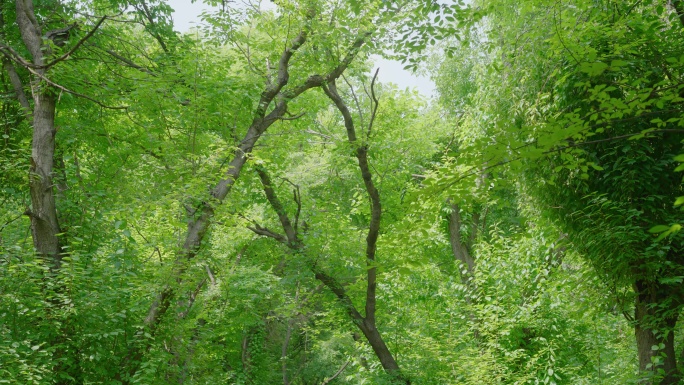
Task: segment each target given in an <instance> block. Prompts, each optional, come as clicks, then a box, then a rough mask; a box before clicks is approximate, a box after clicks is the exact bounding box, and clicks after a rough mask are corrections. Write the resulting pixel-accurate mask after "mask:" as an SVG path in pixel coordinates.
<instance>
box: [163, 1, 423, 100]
mask: <svg viewBox="0 0 684 385" xmlns="http://www.w3.org/2000/svg"><path fill="white" fill-rule="evenodd" d="M168 3H169V5H170V6H171V8H173V9H174V12H173V21H174V25H175V29H176V30H177V31H179V32H186V31H187V30H189V29H190V28H192V27H194V26H196V25H198V24H199V23H200V19H199V15H200V14H201V13H202V11H203V10H206V9H209V7H208V6H207V5H205V4H203V3H202V2H201V1H196V2H195V3H194V4H193V3H192V2H191V0H168ZM265 3H268V2H265ZM373 59H374V60H375V67H374V70H375V68H378V67H379V68H380V72H379V73H378V79H379V80H380V81H381V82H383V83H394V84H396V85H397V86H399V88H402V89H404V88H407V87H408V88H416V89H417V90H418V92H420V93H421V94H423V95H424V96H426V97H431V96H434V95H435V84H434V83H433V82H432V80H430V78H428V77H426V76H417V75H414V74H412V73H411V72H409V71H406V70H404V69H403V68H402V65H401V63H400V62H398V61H396V60H387V59H384V58H381V57H379V56H374V57H373Z"/></svg>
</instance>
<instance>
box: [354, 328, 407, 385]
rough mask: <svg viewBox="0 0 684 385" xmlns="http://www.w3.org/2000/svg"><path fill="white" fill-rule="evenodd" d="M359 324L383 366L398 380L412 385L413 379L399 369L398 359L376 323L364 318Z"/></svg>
mask: <svg viewBox="0 0 684 385" xmlns="http://www.w3.org/2000/svg"><path fill="white" fill-rule="evenodd" d="M357 325H358V326H359V329H361V331H362V332H363V335H364V336H365V337H366V340H368V343H369V344H370V346H371V347H372V348H373V351H374V352H375V355H376V356H377V357H378V359H379V360H380V364H381V365H382V368H383V369H385V371H386V372H387V373H388V374H390V375H391V376H393V377H394V378H395V379H396V381H397V382H399V383H402V384H406V385H410V384H411V381H410V380H409V379H407V378H405V377H404V376H403V375H402V374H401V369H399V365H398V364H397V361H395V360H394V356H392V352H390V350H389V348H388V347H387V344H385V341H384V340H383V339H382V336H381V335H380V331H378V329H377V328H376V327H375V324H374V323H373V322H370V321H369V320H368V319H364V320H363V321H361V322H357Z"/></svg>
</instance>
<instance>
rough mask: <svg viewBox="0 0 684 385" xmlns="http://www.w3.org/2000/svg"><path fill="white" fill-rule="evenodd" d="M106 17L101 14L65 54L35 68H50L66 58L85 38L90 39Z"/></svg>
mask: <svg viewBox="0 0 684 385" xmlns="http://www.w3.org/2000/svg"><path fill="white" fill-rule="evenodd" d="M107 17H108V16H106V15H105V16H102V17H101V18H100V20H98V21H97V23H95V26H94V27H93V28H92V29H91V30H90V31H89V32H88V33H87V34H86V35H85V36H83V37H82V38H81V39H80V40H79V41H77V42H76V44H74V46H73V47H71V49H70V50H69V51H67V52H66V53H65V54H63V55H62V56H60V57H58V58H57V59H55V60H53V61H51V62H49V63H48V64H44V65H42V66H36V68H50V67H52V66H54V65H55V64H57V63H59V62H61V61H62V60H65V59H66V58H68V57H69V56H70V55H71V54H73V53H74V52H76V50H77V49H78V48H79V47H80V46H81V45H83V43H85V42H86V40H88V39H90V38H91V37H92V36H93V34H94V33H95V31H97V30H98V28H100V26H101V25H102V23H104V21H105V20H106V19H107Z"/></svg>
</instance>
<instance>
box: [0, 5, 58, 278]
mask: <svg viewBox="0 0 684 385" xmlns="http://www.w3.org/2000/svg"><path fill="white" fill-rule="evenodd" d="M16 12H17V25H18V26H19V31H20V33H21V38H22V40H23V42H24V44H25V46H26V48H27V49H28V51H29V52H30V53H31V55H32V58H33V64H34V65H36V66H42V65H43V64H44V61H45V55H49V48H48V47H47V46H43V42H42V38H41V30H40V25H39V24H38V23H37V22H36V18H35V14H34V12H33V2H32V1H31V0H17V2H16ZM36 72H38V73H39V74H40V75H43V74H44V72H45V70H43V69H38V70H37V71H36ZM11 77H12V76H11V75H10V78H11ZM13 85H14V81H13ZM18 85H19V84H17V86H15V92H16V91H17V90H21V87H18ZM32 88H33V102H34V106H33V141H32V148H31V165H30V168H29V172H30V178H29V185H30V191H31V209H30V210H29V211H28V212H27V214H28V215H29V216H30V218H31V235H32V238H33V245H34V247H35V249H36V252H37V253H38V255H39V256H40V257H41V258H42V259H43V260H44V261H45V262H46V264H47V265H48V266H49V268H50V272H51V273H52V274H56V273H57V272H58V271H59V268H60V266H61V261H62V245H61V242H60V239H59V234H60V233H61V230H60V227H59V222H58V219H57V208H56V205H55V194H54V191H53V182H52V178H53V168H54V156H55V133H56V132H55V98H54V96H53V94H52V92H51V90H50V89H48V88H47V87H45V86H43V85H41V84H40V79H39V78H36V79H34V82H33V84H32ZM22 105H24V102H22Z"/></svg>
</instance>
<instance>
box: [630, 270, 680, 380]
mask: <svg viewBox="0 0 684 385" xmlns="http://www.w3.org/2000/svg"><path fill="white" fill-rule="evenodd" d="M660 286H661V285H659V284H656V283H653V282H647V281H641V280H640V281H637V282H636V283H635V285H634V290H635V292H636V300H635V308H634V321H635V325H634V335H635V337H636V343H637V352H638V355H639V370H640V371H641V372H652V373H653V374H654V375H657V376H659V377H658V378H660V377H662V379H661V380H660V382H658V383H659V384H660V385H671V384H678V383H679V380H680V379H681V376H680V373H679V370H678V369H677V357H676V354H675V346H674V328H675V325H676V324H677V319H678V315H679V314H678V311H677V308H678V307H679V304H678V302H677V301H676V300H675V299H673V298H672V297H670V296H669V295H668V293H667V292H666V291H667V289H663V288H661V287H660ZM654 347H656V348H657V349H653V348H654ZM661 347H662V348H661ZM654 360H658V361H659V362H656V361H654Z"/></svg>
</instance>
